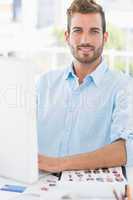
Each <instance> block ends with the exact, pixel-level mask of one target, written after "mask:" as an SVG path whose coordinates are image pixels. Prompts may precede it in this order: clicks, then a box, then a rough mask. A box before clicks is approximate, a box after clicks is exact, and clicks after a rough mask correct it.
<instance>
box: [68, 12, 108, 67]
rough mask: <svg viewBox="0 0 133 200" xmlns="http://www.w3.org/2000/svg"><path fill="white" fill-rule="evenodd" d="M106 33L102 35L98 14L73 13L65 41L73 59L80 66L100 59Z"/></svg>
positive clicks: (100, 20)
mask: <svg viewBox="0 0 133 200" xmlns="http://www.w3.org/2000/svg"><path fill="white" fill-rule="evenodd" d="M107 36H108V34H107V32H106V33H104V34H103V30H102V19H101V16H100V14H99V13H89V14H81V13H74V15H73V16H72V18H71V27H70V33H68V32H66V40H67V42H68V45H69V47H70V49H71V52H72V55H73V56H74V58H75V59H76V60H77V61H78V62H79V63H82V64H91V63H93V62H95V61H96V60H98V59H99V58H100V57H101V54H102V51H103V46H104V43H105V42H106V40H107Z"/></svg>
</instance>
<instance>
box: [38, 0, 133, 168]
mask: <svg viewBox="0 0 133 200" xmlns="http://www.w3.org/2000/svg"><path fill="white" fill-rule="evenodd" d="M67 17H68V18H67V20H68V27H67V31H66V33H65V37H66V41H67V43H68V45H69V47H70V50H71V53H72V55H73V57H74V60H73V63H72V65H71V66H70V67H68V68H67V69H63V70H57V71H54V72H53V71H52V72H49V73H47V74H45V75H44V76H42V77H41V78H40V80H39V82H38V86H37V95H38V115H37V118H38V141H39V168H40V169H41V170H45V171H50V172H59V171H63V170H72V169H75V170H80V169H94V168H99V167H113V166H121V165H126V164H128V165H132V164H133V156H132V155H133V154H132V153H131V151H132V150H133V112H131V109H132V108H133V97H132V91H131V89H130V87H128V85H129V84H131V83H129V82H130V81H129V80H128V78H127V77H126V76H125V75H123V74H117V73H116V72H113V71H111V70H110V69H109V68H108V67H107V65H106V64H105V62H104V60H103V58H102V52H103V47H104V44H105V43H106V41H107V39H108V33H107V32H106V22H105V16H104V12H103V9H102V7H101V6H100V5H98V4H97V3H95V2H94V1H93V0H74V1H73V3H72V4H71V6H70V8H69V9H68V10H67ZM132 110H133V109H132Z"/></svg>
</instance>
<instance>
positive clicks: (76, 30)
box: [73, 28, 81, 33]
mask: <svg viewBox="0 0 133 200" xmlns="http://www.w3.org/2000/svg"><path fill="white" fill-rule="evenodd" d="M79 32H81V29H78V28H77V29H73V33H79Z"/></svg>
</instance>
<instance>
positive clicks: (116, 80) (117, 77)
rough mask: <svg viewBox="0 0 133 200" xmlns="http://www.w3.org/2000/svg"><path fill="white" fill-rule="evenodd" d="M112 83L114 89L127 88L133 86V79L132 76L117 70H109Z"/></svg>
mask: <svg viewBox="0 0 133 200" xmlns="http://www.w3.org/2000/svg"><path fill="white" fill-rule="evenodd" d="M109 77H110V83H111V84H112V85H113V87H114V88H117V89H120V88H125V87H128V86H130V85H132V84H133V78H132V77H131V76H130V75H126V74H125V73H123V72H121V71H117V70H110V69H109Z"/></svg>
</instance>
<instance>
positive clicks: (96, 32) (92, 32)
mask: <svg viewBox="0 0 133 200" xmlns="http://www.w3.org/2000/svg"><path fill="white" fill-rule="evenodd" d="M91 34H92V35H99V34H101V31H100V30H99V29H92V30H91Z"/></svg>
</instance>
